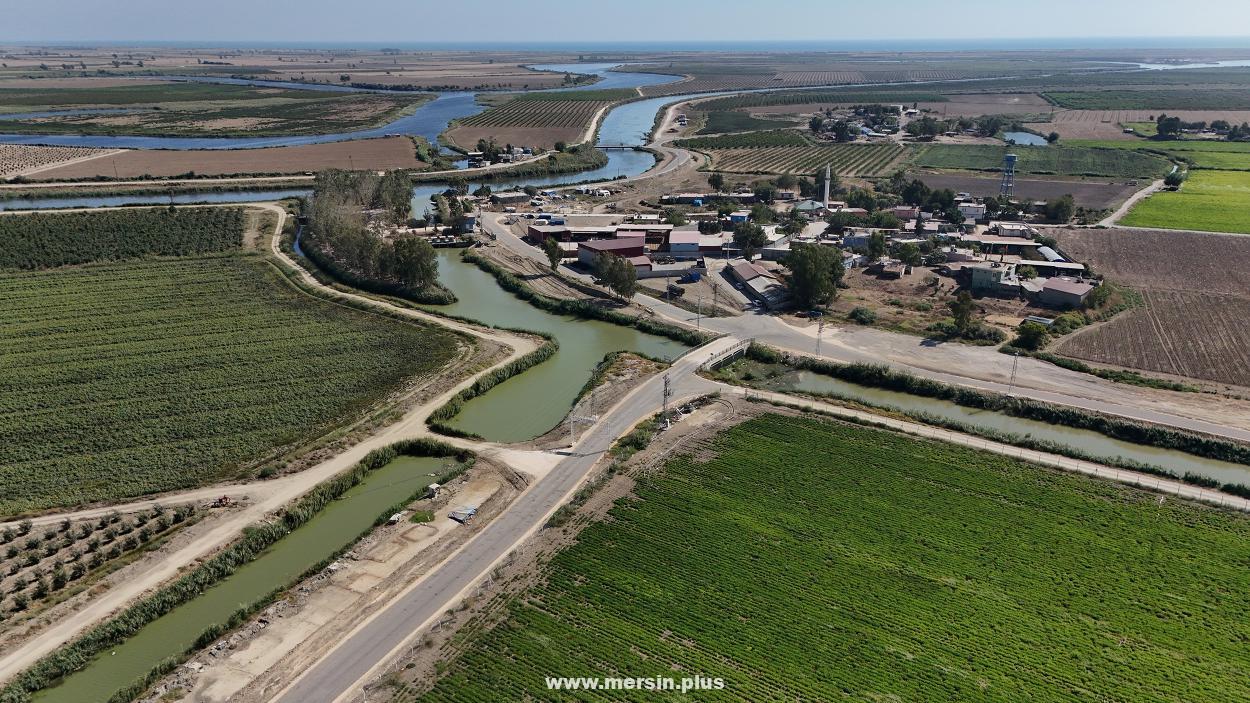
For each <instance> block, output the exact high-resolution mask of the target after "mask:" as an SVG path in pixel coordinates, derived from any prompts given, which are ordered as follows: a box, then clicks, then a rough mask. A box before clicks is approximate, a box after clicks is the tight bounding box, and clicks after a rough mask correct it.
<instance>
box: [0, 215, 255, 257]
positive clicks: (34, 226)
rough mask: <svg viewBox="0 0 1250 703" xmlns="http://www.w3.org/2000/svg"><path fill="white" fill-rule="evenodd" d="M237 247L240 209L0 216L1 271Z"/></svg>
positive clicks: (181, 254)
mask: <svg viewBox="0 0 1250 703" xmlns="http://www.w3.org/2000/svg"><path fill="white" fill-rule="evenodd" d="M242 245H243V210H242V208H222V207H205V208H178V209H175V210H169V209H165V208H142V209H131V210H100V211H91V212H61V213H56V212H54V213H43V212H37V213H31V214H21V215H3V216H0V269H27V270H29V269H43V268H52V267H56V266H67V265H71V264H84V263H87V262H91V261H120V260H125V259H138V258H142V257H145V256H188V255H193V254H208V253H212V252H220V251H226V250H228V249H237V248H239V247H240V246H242Z"/></svg>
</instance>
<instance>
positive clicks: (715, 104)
mask: <svg viewBox="0 0 1250 703" xmlns="http://www.w3.org/2000/svg"><path fill="white" fill-rule="evenodd" d="M942 100H945V98H944V97H943V96H941V95H939V94H938V93H929V92H897V93H891V92H878V91H850V90H837V91H822V90H802V91H795V92H785V91H779V92H770V93H746V94H743V95H730V96H727V97H723V98H713V99H711V100H707V101H704V102H701V103H698V105H697V107H698V109H700V110H739V109H746V110H747V111H748V112H753V113H754V112H759V113H764V112H779V113H792V112H808V111H812V110H816V109H821V110H823V109H825V108H826V107H833V106H835V105H864V104H870V103H880V104H894V103H899V104H902V103H913V102H940V101H942Z"/></svg>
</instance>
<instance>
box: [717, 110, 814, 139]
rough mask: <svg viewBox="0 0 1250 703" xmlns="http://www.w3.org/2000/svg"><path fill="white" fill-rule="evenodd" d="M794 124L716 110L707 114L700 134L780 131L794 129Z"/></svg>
mask: <svg viewBox="0 0 1250 703" xmlns="http://www.w3.org/2000/svg"><path fill="white" fill-rule="evenodd" d="M793 126H794V123H793V122H790V121H786V120H762V119H760V118H758V117H752V116H751V115H748V114H747V113H745V112H738V111H737V110H715V111H713V112H709V113H707V124H705V125H703V128H702V129H700V130H699V131H698V132H697V133H698V134H726V133H729V132H752V131H755V130H760V129H780V128H785V127H793Z"/></svg>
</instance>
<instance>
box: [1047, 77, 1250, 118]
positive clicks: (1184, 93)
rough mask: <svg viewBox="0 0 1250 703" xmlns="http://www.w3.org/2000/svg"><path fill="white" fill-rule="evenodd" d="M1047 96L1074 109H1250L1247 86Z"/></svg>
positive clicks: (1094, 92)
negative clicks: (1245, 87)
mask: <svg viewBox="0 0 1250 703" xmlns="http://www.w3.org/2000/svg"><path fill="white" fill-rule="evenodd" d="M1156 73H1167V72H1166V71H1161V72H1160V71H1157V72H1156ZM1045 97H1047V98H1049V99H1050V100H1051V101H1053V102H1054V103H1055V104H1057V105H1059V106H1060V107H1067V108H1072V109H1074V110H1244V109H1250V94H1247V92H1246V90H1245V89H1244V88H1161V89H1151V90H1115V89H1110V90H1078V91H1047V92H1046V93H1045Z"/></svg>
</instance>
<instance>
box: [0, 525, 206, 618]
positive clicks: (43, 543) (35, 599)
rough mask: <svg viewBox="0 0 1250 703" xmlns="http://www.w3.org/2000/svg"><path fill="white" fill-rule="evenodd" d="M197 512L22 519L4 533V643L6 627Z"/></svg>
mask: <svg viewBox="0 0 1250 703" xmlns="http://www.w3.org/2000/svg"><path fill="white" fill-rule="evenodd" d="M195 517H196V515H195V506H194V505H181V506H178V507H177V508H176V509H169V508H163V507H159V506H158V507H155V508H152V509H151V510H147V511H144V512H140V513H135V514H133V515H128V516H126V517H122V515H121V514H119V513H110V514H108V515H104V516H101V517H99V518H95V519H80V520H71V519H69V518H66V519H65V520H63V521H62V522H61V523H59V524H57V525H55V526H51V527H44V528H39V529H34V528H32V527H31V526H30V525H29V524H26V523H20V524H19V525H18V527H16V528H7V529H6V531H5V532H4V533H3V534H0V545H2V546H3V549H4V552H3V554H2V555H0V614H3V615H5V616H6V617H2V618H0V642H3V633H4V631H5V629H6V627H7V626H11V625H13V624H14V619H15V618H16V617H20V616H10V613H21V614H22V615H28V614H34V613H37V612H39V611H40V610H42V609H43V608H44V607H45V606H46V605H47V604H48V603H50V602H55V601H56V600H57V599H58V598H59V597H60V596H61V595H63V594H65V593H67V592H76V591H78V590H80V589H81V588H83V587H85V586H87V585H88V584H90V583H92V582H93V581H95V580H96V579H97V578H98V577H99V576H101V575H103V574H104V573H107V572H108V570H109V569H108V568H107V567H110V566H112V565H113V564H115V563H116V562H117V561H118V560H120V559H121V558H122V557H124V556H128V555H131V554H134V553H135V552H137V551H139V550H141V549H149V548H151V547H153V546H155V545H156V544H159V543H160V541H162V540H163V539H164V538H166V537H168V536H169V535H171V534H173V533H174V532H175V531H177V530H178V529H179V528H181V527H183V526H185V525H187V524H188V523H189V522H190V521H192V520H193V519H194V518H195Z"/></svg>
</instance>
